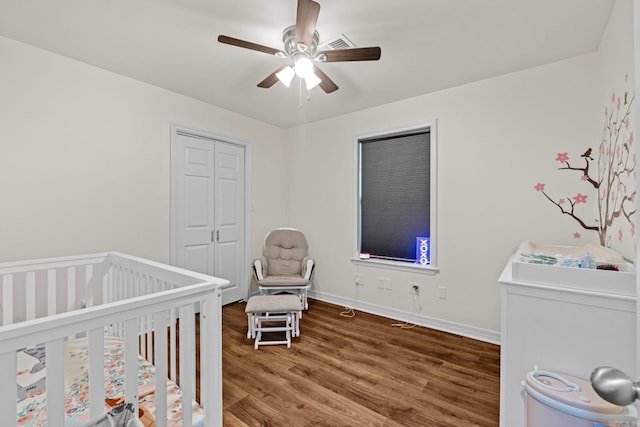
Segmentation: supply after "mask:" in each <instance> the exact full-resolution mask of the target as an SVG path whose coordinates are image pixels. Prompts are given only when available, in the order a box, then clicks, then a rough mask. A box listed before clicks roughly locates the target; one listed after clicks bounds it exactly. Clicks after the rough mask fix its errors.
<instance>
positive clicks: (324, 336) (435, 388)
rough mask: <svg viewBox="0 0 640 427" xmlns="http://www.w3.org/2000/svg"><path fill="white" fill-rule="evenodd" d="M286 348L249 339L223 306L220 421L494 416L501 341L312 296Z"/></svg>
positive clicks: (494, 421)
mask: <svg viewBox="0 0 640 427" xmlns="http://www.w3.org/2000/svg"><path fill="white" fill-rule="evenodd" d="M309 305H310V306H309V310H308V311H305V313H304V315H303V317H302V319H301V323H300V331H301V336H300V337H298V338H294V339H293V344H292V346H291V348H289V349H287V347H286V346H264V347H260V348H259V349H258V350H254V348H253V340H249V339H247V337H246V333H247V318H246V315H245V313H244V307H245V304H244V303H236V304H231V305H229V306H225V307H224V308H223V312H222V315H223V341H222V347H223V355H222V358H223V378H224V379H223V393H224V415H223V417H224V425H225V426H265V427H266V426H278V427H280V426H384V427H397V426H421V427H424V426H427V427H430V426H483V427H485V426H486V427H489V426H491V427H493V426H497V425H498V419H499V389H500V371H499V367H500V348H499V346H497V345H493V344H488V343H485V342H481V341H476V340H473V339H469V338H465V337H460V336H457V335H452V334H447V333H444V332H439V331H435V330H432V329H427V328H422V327H416V328H413V329H400V328H397V327H393V326H391V324H392V323H394V321H393V320H390V319H387V318H383V317H379V316H374V315H371V314H367V313H362V312H359V311H357V312H356V313H357V314H356V316H355V317H354V318H345V317H341V316H340V315H339V313H340V312H341V311H343V309H342V307H339V306H335V305H332V304H328V303H325V302H322V301H317V300H310V302H309Z"/></svg>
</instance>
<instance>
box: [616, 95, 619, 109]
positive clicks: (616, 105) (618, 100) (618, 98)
mask: <svg viewBox="0 0 640 427" xmlns="http://www.w3.org/2000/svg"><path fill="white" fill-rule="evenodd" d="M616 106H617V107H618V110H619V109H620V97H618V103H617V105H616Z"/></svg>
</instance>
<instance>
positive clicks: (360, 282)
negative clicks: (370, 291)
mask: <svg viewBox="0 0 640 427" xmlns="http://www.w3.org/2000/svg"><path fill="white" fill-rule="evenodd" d="M356 286H364V274H361V273H358V274H356Z"/></svg>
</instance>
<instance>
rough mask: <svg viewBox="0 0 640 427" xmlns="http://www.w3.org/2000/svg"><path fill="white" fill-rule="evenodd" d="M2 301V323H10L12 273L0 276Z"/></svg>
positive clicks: (11, 313) (11, 320)
mask: <svg viewBox="0 0 640 427" xmlns="http://www.w3.org/2000/svg"><path fill="white" fill-rule="evenodd" d="M2 303H3V307H2V324H3V325H10V324H12V323H13V275H12V274H5V275H3V276H2ZM2 378H4V377H2Z"/></svg>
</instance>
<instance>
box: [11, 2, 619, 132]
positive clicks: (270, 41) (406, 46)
mask: <svg viewBox="0 0 640 427" xmlns="http://www.w3.org/2000/svg"><path fill="white" fill-rule="evenodd" d="M318 1H319V3H320V5H321V9H320V17H319V19H318V24H317V30H318V32H319V33H320V42H321V43H322V42H323V41H326V40H329V39H332V38H335V37H337V36H339V35H340V34H344V35H346V36H347V37H348V38H349V39H350V40H351V41H353V42H354V44H355V45H356V46H358V47H365V46H380V47H381V48H382V57H381V59H380V60H379V61H371V62H339V63H326V64H323V65H321V67H320V68H321V69H322V70H323V71H324V72H325V73H326V74H327V75H328V76H329V77H330V78H331V79H332V80H333V81H334V82H335V83H336V84H337V85H338V86H339V87H340V89H339V90H338V91H336V92H334V93H332V94H325V93H324V92H323V91H322V90H321V89H320V88H319V87H318V88H315V89H313V90H312V92H311V99H310V100H309V101H307V100H306V98H303V99H302V101H303V102H302V105H303V108H299V107H298V105H299V96H300V94H299V90H298V86H297V84H295V82H296V81H295V80H294V84H292V87H291V88H288V89H287V88H286V87H284V86H283V85H282V84H281V83H277V84H276V85H275V86H273V87H272V88H270V89H261V88H258V87H256V84H257V83H258V82H260V81H261V80H262V79H264V78H265V77H266V76H267V75H269V74H270V73H272V72H273V71H275V69H276V68H278V67H279V66H280V65H284V64H285V60H284V59H279V58H276V57H275V56H270V55H267V54H264V53H260V52H256V51H252V50H247V49H241V48H238V47H234V46H229V45H224V44H221V43H218V42H217V37H218V35H219V34H225V35H228V36H231V37H235V38H239V39H243V40H247V41H252V42H255V43H259V44H263V45H267V46H270V47H274V48H276V49H281V48H282V41H281V40H282V39H281V33H282V30H283V29H284V28H285V27H287V26H289V25H293V24H294V23H295V19H296V4H297V2H296V0H54V1H52V0H0V35H3V36H5V37H8V38H11V39H15V40H18V41H21V42H24V43H27V44H30V45H33V46H37V47H40V48H43V49H46V50H49V51H52V52H56V53H59V54H61V55H65V56H68V57H70V58H74V59H77V60H79V61H82V62H85V63H88V64H92V65H95V66H97V67H100V68H104V69H107V70H110V71H113V72H116V73H119V74H123V75H125V76H129V77H132V78H134V79H137V80H141V81H144V82H148V83H150V84H152V85H156V86H159V87H162V88H166V89H168V90H171V91H174V92H178V93H181V94H184V95H187V96H190V97H192V98H196V99H199V100H202V101H204V102H207V103H209V104H213V105H217V106H219V107H222V108H225V109H228V110H231V111H235V112H238V113H241V114H243V115H246V116H249V117H253V118H255V119H258V120H261V121H264V122H267V123H271V124H273V125H275V126H279V127H282V128H289V127H293V126H296V125H299V124H303V123H307V122H312V121H316V120H320V119H323V118H328V117H333V116H337V115H341V114H345V113H349V112H352V111H357V110H361V109H364V108H369V107H373V106H376V105H381V104H386V103H389V102H393V101H397V100H400V99H406V98H410V97H413V96H417V95H421V94H426V93H430V92H434V91H438V90H442V89H446V88H450V87H454V86H458V85H461V84H465V83H469V82H473V81H477V80H481V79H485V78H489V77H493V76H497V75H501V74H505V73H510V72H513V71H517V70H522V69H525V68H529V67H533V66H536V65H540V64H545V63H549V62H554V61H558V60H561V59H564V58H568V57H572V56H576V55H580V54H583V53H587V52H591V51H594V50H596V49H597V48H598V44H599V42H600V38H601V37H602V34H603V31H604V29H605V27H606V24H607V20H608V17H609V14H610V12H611V9H612V7H613V4H614V2H615V0H396V1H393V2H392V1H388V0H347V1H345V0H318ZM1 61H2V59H1V56H0V66H1Z"/></svg>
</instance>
